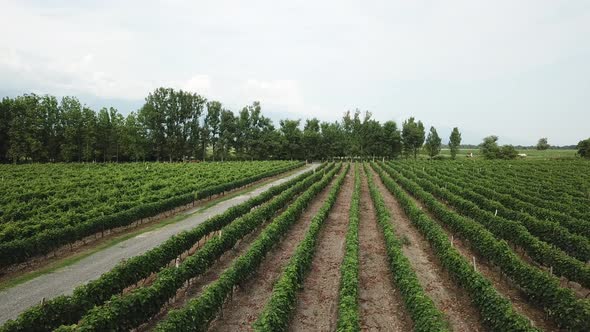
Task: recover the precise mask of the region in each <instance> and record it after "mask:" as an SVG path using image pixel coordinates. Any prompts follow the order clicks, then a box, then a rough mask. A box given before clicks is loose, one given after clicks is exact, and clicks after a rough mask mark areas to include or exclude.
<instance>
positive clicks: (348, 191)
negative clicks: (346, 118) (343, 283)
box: [289, 165, 354, 331]
mask: <svg viewBox="0 0 590 332" xmlns="http://www.w3.org/2000/svg"><path fill="white" fill-rule="evenodd" d="M353 185H354V169H353V166H352V165H351V168H350V170H349V171H348V174H347V175H346V178H345V179H344V183H343V184H342V188H341V189H340V193H339V194H338V197H337V198H336V202H335V203H334V206H333V207H332V211H330V214H329V215H328V219H327V220H326V221H325V224H324V227H323V229H322V230H321V231H320V234H319V237H318V242H317V248H316V253H315V255H314V258H313V260H312V263H311V269H310V271H309V272H308V274H307V276H306V278H305V281H304V282H303V288H302V290H301V292H300V293H299V294H298V296H297V306H296V307H295V310H294V313H293V318H292V319H291V325H290V327H289V329H290V330H291V331H332V330H333V329H334V327H335V324H336V318H337V317H336V315H337V313H338V287H339V285H340V282H339V280H340V264H341V263H342V257H343V255H344V238H345V236H346V230H347V228H348V210H349V209H350V199H351V197H352V191H353Z"/></svg>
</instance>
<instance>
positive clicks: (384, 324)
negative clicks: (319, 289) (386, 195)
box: [359, 172, 413, 331]
mask: <svg viewBox="0 0 590 332" xmlns="http://www.w3.org/2000/svg"><path fill="white" fill-rule="evenodd" d="M375 213H376V211H375V207H374V206H373V201H372V200H371V196H370V194H369V185H368V183H367V177H366V174H365V173H364V172H363V180H362V184H361V220H360V227H359V245H360V284H359V303H360V316H361V329H362V330H363V331H411V330H412V329H413V323H412V319H411V318H410V316H409V315H408V313H407V311H406V309H405V307H404V302H403V299H402V297H401V294H400V292H399V291H398V290H397V289H396V288H395V287H394V285H393V280H392V275H391V271H390V269H389V262H388V259H387V250H386V248H385V238H384V237H383V233H382V232H381V228H380V227H379V225H378V223H377V216H376V214H375Z"/></svg>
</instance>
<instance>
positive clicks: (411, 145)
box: [401, 117, 424, 159]
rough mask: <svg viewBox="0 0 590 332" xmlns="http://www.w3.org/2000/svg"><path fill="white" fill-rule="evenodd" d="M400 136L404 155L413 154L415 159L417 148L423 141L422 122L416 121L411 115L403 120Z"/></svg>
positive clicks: (418, 148)
mask: <svg viewBox="0 0 590 332" xmlns="http://www.w3.org/2000/svg"><path fill="white" fill-rule="evenodd" d="M401 137H402V145H403V149H404V154H405V155H406V157H407V156H409V155H413V156H414V159H416V157H417V155H418V150H420V148H421V147H422V144H423V143H424V124H422V121H418V122H416V121H415V120H414V118H413V117H411V118H409V119H408V120H406V121H404V123H403V126H402V134H401Z"/></svg>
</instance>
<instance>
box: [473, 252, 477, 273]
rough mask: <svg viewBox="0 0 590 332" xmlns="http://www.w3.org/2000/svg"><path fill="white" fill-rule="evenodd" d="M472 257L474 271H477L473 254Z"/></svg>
mask: <svg viewBox="0 0 590 332" xmlns="http://www.w3.org/2000/svg"><path fill="white" fill-rule="evenodd" d="M472 257H473V270H474V271H475V272H477V265H476V264H475V256H472Z"/></svg>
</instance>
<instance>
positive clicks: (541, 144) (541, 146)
mask: <svg viewBox="0 0 590 332" xmlns="http://www.w3.org/2000/svg"><path fill="white" fill-rule="evenodd" d="M550 147H551V145H549V143H548V142H547V137H542V138H539V141H538V142H537V146H536V148H537V150H540V151H542V150H547V149H549V148H550Z"/></svg>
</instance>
